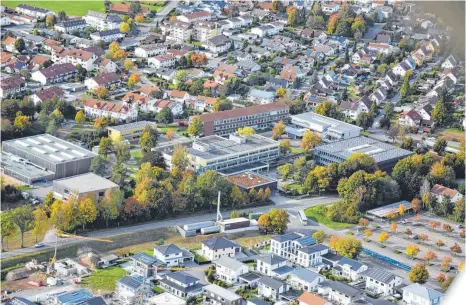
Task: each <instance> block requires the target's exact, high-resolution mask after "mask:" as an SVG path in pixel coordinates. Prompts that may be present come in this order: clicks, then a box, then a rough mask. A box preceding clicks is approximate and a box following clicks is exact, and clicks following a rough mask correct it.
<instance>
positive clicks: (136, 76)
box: [128, 73, 141, 87]
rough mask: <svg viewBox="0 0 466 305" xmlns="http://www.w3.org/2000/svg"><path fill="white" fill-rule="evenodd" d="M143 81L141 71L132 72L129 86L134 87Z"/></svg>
mask: <svg viewBox="0 0 466 305" xmlns="http://www.w3.org/2000/svg"><path fill="white" fill-rule="evenodd" d="M140 81H141V75H140V74H139V73H134V74H131V76H130V77H129V78H128V86H130V87H132V86H134V85H136V84H137V83H139V82H140Z"/></svg>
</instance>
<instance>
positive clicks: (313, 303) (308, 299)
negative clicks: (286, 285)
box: [298, 291, 330, 305]
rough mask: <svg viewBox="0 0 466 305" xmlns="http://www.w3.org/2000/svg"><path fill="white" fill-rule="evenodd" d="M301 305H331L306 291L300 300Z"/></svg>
mask: <svg viewBox="0 0 466 305" xmlns="http://www.w3.org/2000/svg"><path fill="white" fill-rule="evenodd" d="M298 301H299V304H302V305H325V304H327V303H330V302H329V301H327V300H326V299H324V298H321V297H319V296H317V295H315V294H312V293H310V292H307V291H305V292H304V293H303V294H302V295H300V296H299V298H298Z"/></svg>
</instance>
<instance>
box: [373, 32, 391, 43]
mask: <svg viewBox="0 0 466 305" xmlns="http://www.w3.org/2000/svg"><path fill="white" fill-rule="evenodd" d="M375 41H376V43H382V44H391V43H392V37H391V35H390V34H385V33H379V34H377V38H376V39H375Z"/></svg>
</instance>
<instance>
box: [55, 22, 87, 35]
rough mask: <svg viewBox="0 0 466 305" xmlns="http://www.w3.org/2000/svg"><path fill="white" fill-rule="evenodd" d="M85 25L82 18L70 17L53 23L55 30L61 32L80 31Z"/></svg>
mask: <svg viewBox="0 0 466 305" xmlns="http://www.w3.org/2000/svg"><path fill="white" fill-rule="evenodd" d="M86 26H87V24H86V20H84V19H72V20H67V21H63V22H61V23H57V24H55V31H58V32H62V33H72V32H77V31H81V30H82V29H84V28H85V27H86Z"/></svg>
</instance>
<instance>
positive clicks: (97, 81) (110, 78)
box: [84, 73, 121, 90]
mask: <svg viewBox="0 0 466 305" xmlns="http://www.w3.org/2000/svg"><path fill="white" fill-rule="evenodd" d="M120 84H121V77H120V76H119V75H118V74H116V73H102V74H100V75H97V76H95V77H93V78H88V79H86V80H84V85H86V87H87V90H94V89H97V88H98V87H103V88H107V89H109V88H111V87H113V86H115V87H119V86H120Z"/></svg>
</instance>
